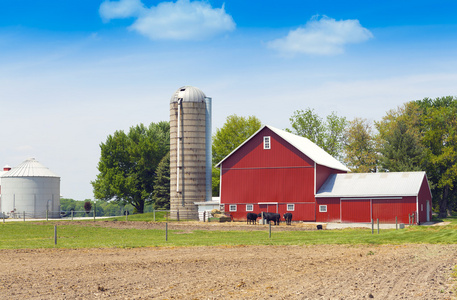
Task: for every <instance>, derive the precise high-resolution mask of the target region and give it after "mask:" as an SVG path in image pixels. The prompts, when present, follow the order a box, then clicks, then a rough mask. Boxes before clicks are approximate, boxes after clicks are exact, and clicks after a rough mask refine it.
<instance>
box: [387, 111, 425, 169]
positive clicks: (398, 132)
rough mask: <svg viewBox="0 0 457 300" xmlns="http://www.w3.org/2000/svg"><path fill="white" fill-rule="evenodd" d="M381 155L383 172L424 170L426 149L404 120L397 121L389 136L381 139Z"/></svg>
mask: <svg viewBox="0 0 457 300" xmlns="http://www.w3.org/2000/svg"><path fill="white" fill-rule="evenodd" d="M379 153H380V157H379V163H380V165H381V169H382V170H386V171H390V172H405V171H422V170H423V169H424V167H423V165H424V159H425V149H424V148H423V147H422V145H421V144H420V141H419V139H418V138H417V137H416V135H415V134H414V133H413V132H411V131H410V130H409V129H408V126H407V124H406V121H405V120H403V119H399V120H396V121H395V124H394V127H393V128H392V130H390V131H389V134H383V135H382V136H380V137H379Z"/></svg>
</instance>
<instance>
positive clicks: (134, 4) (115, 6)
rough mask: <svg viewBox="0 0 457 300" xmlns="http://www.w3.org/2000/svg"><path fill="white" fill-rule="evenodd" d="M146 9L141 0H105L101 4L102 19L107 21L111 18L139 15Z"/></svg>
mask: <svg viewBox="0 0 457 300" xmlns="http://www.w3.org/2000/svg"><path fill="white" fill-rule="evenodd" d="M145 9H146V8H145V7H144V5H143V3H142V2H141V0H120V1H109V0H105V1H104V2H103V3H102V4H100V9H99V13H100V16H101V17H102V19H103V20H104V21H105V22H107V21H109V20H111V19H120V18H129V17H137V16H138V15H140V14H141V12H143V11H144V10H145Z"/></svg>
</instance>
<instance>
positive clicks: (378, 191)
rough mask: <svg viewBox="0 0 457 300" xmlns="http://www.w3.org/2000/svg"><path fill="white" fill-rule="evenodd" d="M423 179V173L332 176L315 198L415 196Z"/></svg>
mask: <svg viewBox="0 0 457 300" xmlns="http://www.w3.org/2000/svg"><path fill="white" fill-rule="evenodd" d="M424 177H426V175H425V172H391V173H348V174H332V175H330V176H329V177H328V178H327V180H326V181H325V183H324V184H323V185H322V187H321V188H320V189H319V191H318V192H317V194H316V198H323V197H395V196H417V195H418V194H419V190H420V188H421V185H422V181H423V180H424Z"/></svg>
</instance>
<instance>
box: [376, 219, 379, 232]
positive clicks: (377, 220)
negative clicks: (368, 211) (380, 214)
mask: <svg viewBox="0 0 457 300" xmlns="http://www.w3.org/2000/svg"><path fill="white" fill-rule="evenodd" d="M376 222H377V223H378V234H379V219H376Z"/></svg>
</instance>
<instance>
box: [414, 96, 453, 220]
mask: <svg viewBox="0 0 457 300" xmlns="http://www.w3.org/2000/svg"><path fill="white" fill-rule="evenodd" d="M417 102H418V104H419V105H420V106H421V107H422V108H423V109H424V114H423V120H424V127H425V130H424V136H423V138H422V143H423V145H424V146H425V147H426V148H427V164H426V169H427V175H428V176H429V179H430V180H431V181H432V182H433V187H432V188H433V190H432V192H433V196H434V200H435V202H438V205H439V217H441V218H443V217H446V216H447V215H448V206H449V204H450V202H456V200H457V199H456V186H457V119H456V116H457V98H454V97H450V96H448V97H441V98H436V99H433V100H432V99H428V98H425V99H424V100H422V101H417ZM451 205H452V204H451Z"/></svg>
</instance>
